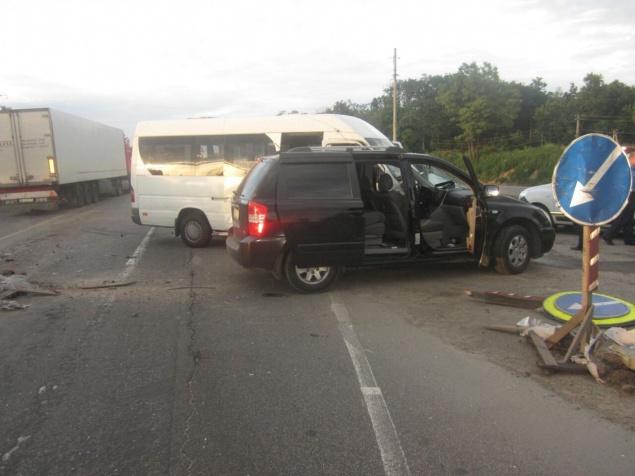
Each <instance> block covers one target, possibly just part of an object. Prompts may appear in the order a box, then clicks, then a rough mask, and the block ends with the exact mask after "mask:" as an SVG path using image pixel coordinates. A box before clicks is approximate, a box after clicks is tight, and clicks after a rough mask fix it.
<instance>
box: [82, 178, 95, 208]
mask: <svg viewBox="0 0 635 476" xmlns="http://www.w3.org/2000/svg"><path fill="white" fill-rule="evenodd" d="M83 186H84V197H85V200H86V205H90V204H91V203H93V187H92V185H91V184H90V182H84V183H83Z"/></svg>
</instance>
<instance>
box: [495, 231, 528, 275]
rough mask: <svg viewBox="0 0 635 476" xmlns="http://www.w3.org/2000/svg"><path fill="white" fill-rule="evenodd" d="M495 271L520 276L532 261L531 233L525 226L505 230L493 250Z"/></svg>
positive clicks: (499, 235)
mask: <svg viewBox="0 0 635 476" xmlns="http://www.w3.org/2000/svg"><path fill="white" fill-rule="evenodd" d="M492 252H493V255H494V269H495V270H496V271H497V272H498V273H500V274H505V275H508V274H520V273H522V272H523V271H525V269H526V268H527V265H529V261H530V259H531V256H530V253H529V232H528V231H527V229H526V228H525V227H524V226H521V225H511V226H507V227H505V228H503V229H502V230H501V232H500V233H499V234H498V236H497V237H496V240H495V241H494V246H493V248H492Z"/></svg>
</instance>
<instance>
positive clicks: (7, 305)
mask: <svg viewBox="0 0 635 476" xmlns="http://www.w3.org/2000/svg"><path fill="white" fill-rule="evenodd" d="M27 307H29V304H20V303H19V302H18V301H7V300H6V299H0V309H1V310H3V311H15V310H16V309H26V308H27Z"/></svg>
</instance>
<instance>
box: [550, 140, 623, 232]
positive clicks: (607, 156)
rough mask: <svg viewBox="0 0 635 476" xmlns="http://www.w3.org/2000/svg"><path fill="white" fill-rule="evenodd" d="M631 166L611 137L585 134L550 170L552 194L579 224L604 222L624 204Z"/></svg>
mask: <svg viewBox="0 0 635 476" xmlns="http://www.w3.org/2000/svg"><path fill="white" fill-rule="evenodd" d="M631 180H632V177H631V168H630V164H629V162H628V159H627V157H626V155H625V154H624V152H623V151H622V148H621V146H620V145H619V144H618V143H617V142H615V141H614V140H613V139H611V138H610V137H607V136H604V135H601V134H588V135H585V136H582V137H580V138H578V139H576V140H574V141H573V142H572V143H571V144H570V145H569V147H567V149H566V150H565V151H564V153H563V154H562V157H560V161H559V162H558V164H557V165H556V168H555V170H554V172H553V195H554V197H555V199H556V201H557V202H558V203H559V204H560V207H561V208H562V211H563V213H564V214H565V215H566V216H567V217H569V218H570V219H571V220H573V221H574V222H576V223H579V224H581V225H603V224H605V223H608V222H610V221H612V220H613V219H615V218H616V217H617V216H618V215H619V214H620V212H621V211H622V209H623V208H624V207H625V206H626V202H627V199H628V195H629V193H630V190H631Z"/></svg>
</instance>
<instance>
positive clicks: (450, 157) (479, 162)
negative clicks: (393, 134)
mask: <svg viewBox="0 0 635 476" xmlns="http://www.w3.org/2000/svg"><path fill="white" fill-rule="evenodd" d="M564 149H565V147H564V146H561V145H555V144H546V145H543V146H540V147H526V148H524V149H519V150H512V151H503V152H495V151H492V152H490V153H485V152H483V153H481V155H480V156H479V158H478V159H476V160H474V161H473V162H472V163H473V165H474V170H475V171H476V174H477V176H478V178H479V180H480V181H481V182H485V183H495V184H508V185H527V186H529V185H540V184H543V183H547V182H551V177H552V175H553V169H554V167H555V166H556V164H557V163H558V161H559V160H560V157H561V156H562V153H563V152H564ZM432 155H436V156H437V157H441V158H443V159H445V160H447V161H448V162H451V163H453V164H455V165H457V166H458V167H460V168H461V169H465V165H464V164H463V155H464V154H463V153H461V152H458V151H448V150H438V151H434V152H432Z"/></svg>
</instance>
